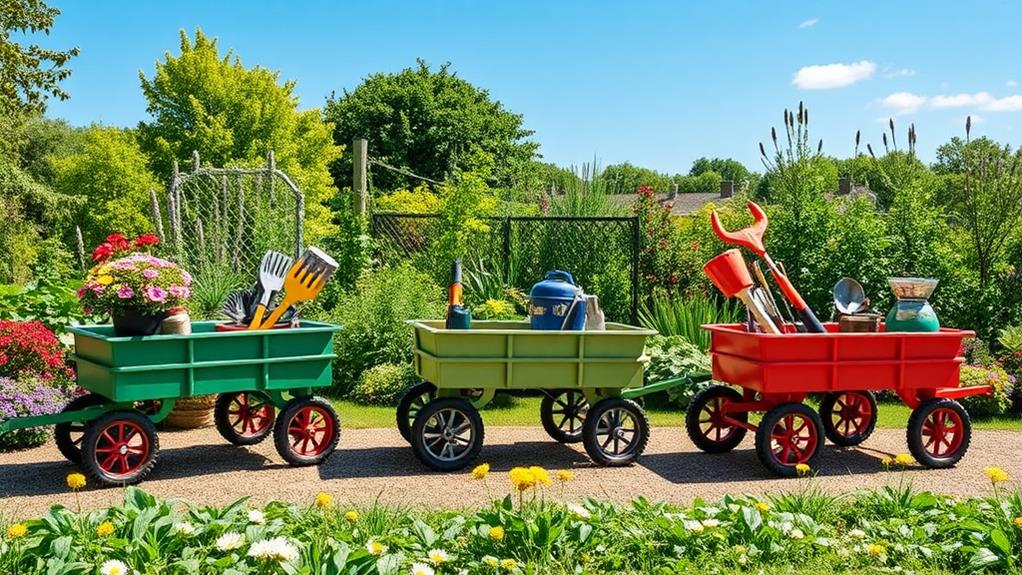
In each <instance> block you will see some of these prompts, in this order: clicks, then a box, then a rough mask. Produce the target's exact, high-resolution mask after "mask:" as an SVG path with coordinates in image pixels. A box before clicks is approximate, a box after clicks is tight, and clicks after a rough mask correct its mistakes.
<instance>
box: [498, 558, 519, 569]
mask: <svg viewBox="0 0 1022 575" xmlns="http://www.w3.org/2000/svg"><path fill="white" fill-rule="evenodd" d="M500 566H501V567H503V568H504V571H514V570H515V567H518V562H517V561H515V560H514V559H504V560H503V561H501V562H500Z"/></svg>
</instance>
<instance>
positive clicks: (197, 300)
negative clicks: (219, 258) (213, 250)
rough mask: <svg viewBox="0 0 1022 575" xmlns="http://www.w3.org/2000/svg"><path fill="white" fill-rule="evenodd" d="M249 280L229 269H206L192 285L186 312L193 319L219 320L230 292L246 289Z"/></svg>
mask: <svg viewBox="0 0 1022 575" xmlns="http://www.w3.org/2000/svg"><path fill="white" fill-rule="evenodd" d="M249 281H250V279H249V278H248V277H247V276H244V275H242V274H238V273H235V272H233V271H231V270H230V269H226V268H217V267H215V266H208V267H206V268H205V269H204V270H203V271H202V272H201V273H200V274H199V275H198V276H197V277H196V278H195V281H194V283H193V284H192V291H191V297H190V298H189V299H188V312H189V313H190V314H191V316H192V318H193V319H216V318H221V317H222V316H221V315H220V307H221V306H222V305H223V303H224V300H226V299H227V295H228V294H230V293H231V292H232V291H234V290H236V289H239V288H243V287H248V285H247V284H248V283H249Z"/></svg>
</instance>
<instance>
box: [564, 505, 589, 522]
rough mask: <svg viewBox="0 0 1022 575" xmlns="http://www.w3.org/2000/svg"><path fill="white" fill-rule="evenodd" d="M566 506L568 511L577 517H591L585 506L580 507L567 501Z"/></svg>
mask: <svg viewBox="0 0 1022 575" xmlns="http://www.w3.org/2000/svg"><path fill="white" fill-rule="evenodd" d="M566 507H567V508H568V511H570V512H571V514H572V515H574V516H575V517H578V518H579V519H589V518H590V517H592V514H591V513H589V510H588V509H586V508H585V507H582V506H581V505H576V504H574V503H568V504H567V505H566Z"/></svg>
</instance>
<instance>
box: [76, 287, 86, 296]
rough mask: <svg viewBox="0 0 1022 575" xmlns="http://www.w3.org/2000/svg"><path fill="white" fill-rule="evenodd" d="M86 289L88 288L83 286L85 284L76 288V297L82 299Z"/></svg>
mask: <svg viewBox="0 0 1022 575" xmlns="http://www.w3.org/2000/svg"><path fill="white" fill-rule="evenodd" d="M87 291H88V290H87V289H86V288H85V286H82V287H80V288H78V290H77V291H76V292H75V295H76V296H78V299H82V298H83V297H85V293H86V292H87Z"/></svg>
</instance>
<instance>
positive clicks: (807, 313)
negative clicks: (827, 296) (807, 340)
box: [710, 201, 827, 333]
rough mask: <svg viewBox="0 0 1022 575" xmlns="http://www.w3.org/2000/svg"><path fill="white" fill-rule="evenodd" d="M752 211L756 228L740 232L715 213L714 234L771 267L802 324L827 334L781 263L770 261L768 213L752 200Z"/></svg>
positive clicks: (753, 226)
mask: <svg viewBox="0 0 1022 575" xmlns="http://www.w3.org/2000/svg"><path fill="white" fill-rule="evenodd" d="M749 212H750V213H752V217H753V219H754V220H755V221H754V223H753V225H752V226H751V227H748V228H743V229H741V230H738V231H737V232H729V231H727V230H725V229H724V226H723V225H721V223H720V218H719V217H718V216H717V212H712V213H711V214H710V223H711V224H713V231H714V232H715V233H716V234H717V237H719V238H720V239H721V240H723V241H724V242H726V243H729V244H733V245H736V246H742V247H745V248H748V249H750V250H752V251H753V252H754V253H755V254H756V255H758V256H760V257H761V258H763V261H765V262H766V265H767V267H768V268H770V273H772V274H773V276H774V280H776V281H777V286H778V287H779V288H780V289H781V293H783V294H784V297H785V298H787V299H788V301H789V302H791V305H792V306H793V307H794V308H795V312H796V313H798V316H799V318H800V319H801V320H802V323H803V324H804V325H805V326H806V330H807V331H809V332H812V333H824V332H825V331H827V330H826V329H824V327H823V324H822V323H820V320H818V319H816V314H814V313H813V310H812V309H810V308H809V305H808V304H807V303H806V301H805V300H804V299H802V296H801V295H799V293H798V290H796V289H795V286H793V285H792V284H791V280H789V279H788V276H787V275H785V274H784V272H783V271H781V270H780V269H779V268H778V267H777V264H775V263H774V260H772V259H770V255H769V254H767V252H766V247H764V245H763V233H764V232H766V228H767V217H766V212H764V211H763V208H761V207H759V206H757V205H756V203H755V202H751V201H750V202H749Z"/></svg>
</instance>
